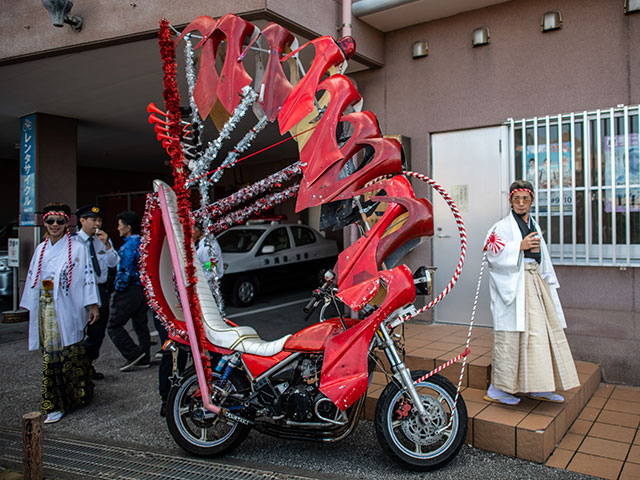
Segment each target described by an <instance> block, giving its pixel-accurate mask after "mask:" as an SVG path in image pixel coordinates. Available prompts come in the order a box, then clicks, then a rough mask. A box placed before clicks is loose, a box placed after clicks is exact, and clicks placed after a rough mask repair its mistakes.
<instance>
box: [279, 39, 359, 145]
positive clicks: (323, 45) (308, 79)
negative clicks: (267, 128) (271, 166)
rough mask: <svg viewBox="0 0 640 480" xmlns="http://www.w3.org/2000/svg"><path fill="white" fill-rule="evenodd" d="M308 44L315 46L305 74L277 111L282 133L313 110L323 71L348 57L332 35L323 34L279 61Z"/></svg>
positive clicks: (284, 59)
mask: <svg viewBox="0 0 640 480" xmlns="http://www.w3.org/2000/svg"><path fill="white" fill-rule="evenodd" d="M310 44H311V45H313V47H314V48H315V55H314V57H313V63H312V64H311V67H310V68H309V70H308V71H307V73H306V74H305V76H304V77H302V79H301V80H300V81H299V82H298V83H297V84H296V86H295V87H293V90H291V93H290V94H289V97H288V98H287V100H286V101H285V102H284V104H283V105H282V110H280V113H278V124H279V125H280V133H281V134H282V135H284V133H285V132H288V131H289V130H291V129H292V128H293V127H294V126H295V125H296V124H297V123H298V122H299V121H300V120H302V119H303V118H304V117H306V116H307V115H309V114H310V113H311V112H312V111H313V107H314V100H315V95H316V90H317V88H318V83H320V80H321V79H322V76H323V75H324V73H325V72H326V71H327V70H328V69H329V68H331V67H334V66H336V65H339V64H340V63H342V62H343V61H344V60H346V59H347V58H348V57H346V56H345V52H344V51H343V50H342V48H341V47H340V45H338V43H337V42H336V41H335V40H334V39H333V37H330V36H328V35H325V36H324V37H319V38H316V39H315V40H311V41H310V42H307V43H305V44H304V45H303V46H301V47H300V48H298V49H297V50H296V51H294V52H291V53H290V54H289V55H287V56H286V57H284V58H283V59H282V60H280V61H281V62H284V61H286V60H287V59H288V58H289V57H290V56H291V55H293V54H295V53H296V52H299V51H300V50H302V49H303V48H305V47H306V46H307V45H310ZM352 53H353V52H352Z"/></svg>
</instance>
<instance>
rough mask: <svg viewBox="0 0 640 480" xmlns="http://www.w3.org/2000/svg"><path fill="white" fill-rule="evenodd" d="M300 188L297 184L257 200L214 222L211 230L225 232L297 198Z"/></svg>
mask: <svg viewBox="0 0 640 480" xmlns="http://www.w3.org/2000/svg"><path fill="white" fill-rule="evenodd" d="M298 188H300V184H299V183H296V184H295V185H291V186H290V187H288V188H285V189H284V190H282V191H280V192H276V193H272V194H269V195H266V196H264V197H262V198H260V199H258V200H256V201H255V202H254V203H252V204H251V205H248V206H246V207H244V208H242V209H240V210H236V211H234V212H231V213H230V214H228V215H225V216H224V217H222V218H220V219H219V220H217V221H215V222H213V223H212V224H211V227H209V228H210V230H211V231H212V232H213V233H219V232H222V231H223V230H226V229H227V228H229V227H230V226H232V225H237V224H239V223H243V222H244V221H245V220H247V219H248V218H249V217H250V216H251V215H256V214H258V213H260V212H263V211H265V210H268V209H270V208H271V207H273V206H274V205H277V204H279V203H282V202H284V201H285V200H287V199H288V198H291V197H295V196H296V194H297V193H298Z"/></svg>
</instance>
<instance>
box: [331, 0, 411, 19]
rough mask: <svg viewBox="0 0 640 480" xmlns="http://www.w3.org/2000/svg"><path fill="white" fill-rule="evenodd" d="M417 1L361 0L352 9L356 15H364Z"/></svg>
mask: <svg viewBox="0 0 640 480" xmlns="http://www.w3.org/2000/svg"><path fill="white" fill-rule="evenodd" d="M416 1H417V0H359V1H357V2H355V3H354V4H353V8H352V11H353V14H354V15H355V16H356V17H364V16H366V15H373V14H374V13H380V12H384V11H385V10H389V9H391V8H395V7H401V6H403V5H406V4H408V3H413V2H416ZM349 3H351V1H350V2H349ZM342 6H343V8H344V1H343V2H342ZM343 18H344V17H343Z"/></svg>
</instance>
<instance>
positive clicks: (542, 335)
mask: <svg viewBox="0 0 640 480" xmlns="http://www.w3.org/2000/svg"><path fill="white" fill-rule="evenodd" d="M537 267H538V264H537V263H525V266H524V269H525V273H524V275H525V286H524V290H525V328H524V332H506V331H495V332H494V342H493V365H492V383H493V385H494V386H495V387H496V388H499V389H500V390H503V391H505V392H508V393H518V392H553V391H556V390H569V389H570V388H573V387H577V386H578V385H580V381H579V379H578V373H577V372H576V367H575V364H574V362H573V357H572V355H571V350H570V348H569V343H568V342H567V337H566V336H565V334H564V330H563V328H562V325H561V324H560V320H558V315H557V314H556V309H555V304H554V303H553V299H552V298H551V294H550V293H549V287H548V286H547V284H546V282H545V281H544V280H543V279H542V277H541V276H540V274H539V273H538V271H537Z"/></svg>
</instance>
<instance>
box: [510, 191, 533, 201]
mask: <svg viewBox="0 0 640 480" xmlns="http://www.w3.org/2000/svg"><path fill="white" fill-rule="evenodd" d="M516 192H527V193H528V194H529V195H531V199H532V200H533V198H534V197H533V191H531V190H529V189H528V188H514V189H513V190H512V191H511V193H509V198H511V196H512V195H513V194H514V193H516Z"/></svg>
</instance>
